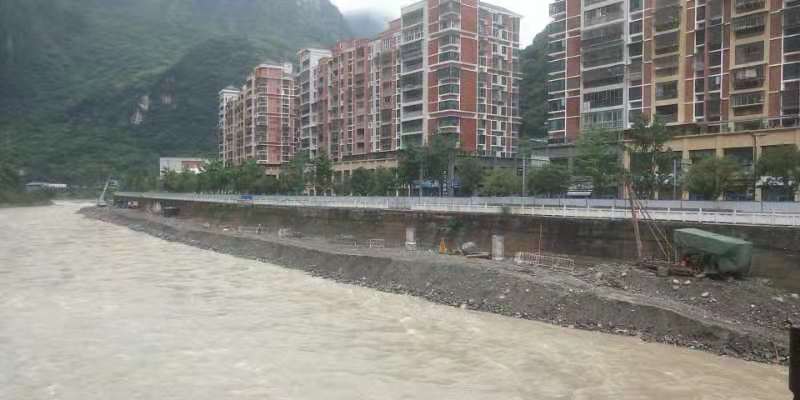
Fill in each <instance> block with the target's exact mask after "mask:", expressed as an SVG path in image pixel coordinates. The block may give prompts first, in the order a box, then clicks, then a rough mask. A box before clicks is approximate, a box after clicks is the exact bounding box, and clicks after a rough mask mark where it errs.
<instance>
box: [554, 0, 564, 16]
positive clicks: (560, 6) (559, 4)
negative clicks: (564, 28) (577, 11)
mask: <svg viewBox="0 0 800 400" xmlns="http://www.w3.org/2000/svg"><path fill="white" fill-rule="evenodd" d="M566 12H567V2H566V1H565V0H561V1H556V2H555V3H551V4H550V17H555V16H557V15H560V14H564V13H566Z"/></svg>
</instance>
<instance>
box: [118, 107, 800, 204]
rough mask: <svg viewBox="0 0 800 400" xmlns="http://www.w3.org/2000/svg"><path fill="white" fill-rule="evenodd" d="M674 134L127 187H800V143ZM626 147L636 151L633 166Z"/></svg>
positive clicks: (530, 191)
mask: <svg viewBox="0 0 800 400" xmlns="http://www.w3.org/2000/svg"><path fill="white" fill-rule="evenodd" d="M673 135H674V131H672V130H671V129H669V128H668V127H667V126H665V125H664V124H663V123H662V122H661V121H660V120H659V119H657V118H655V119H654V120H653V121H651V122H646V121H644V120H641V119H639V120H637V121H635V122H634V126H633V128H632V129H631V130H629V131H628V132H627V133H625V134H623V132H622V131H618V130H603V129H593V130H588V131H585V132H583V134H582V135H581V136H580V137H579V139H578V140H577V142H576V145H575V157H574V160H573V163H572V164H571V165H568V164H566V163H563V164H562V163H555V162H544V165H538V166H532V167H530V168H528V169H527V172H528V173H527V174H525V175H526V176H525V177H523V176H520V174H519V172H518V171H519V170H518V168H507V167H506V168H500V167H494V168H493V167H488V166H487V165H486V164H485V163H484V162H483V161H482V160H481V159H479V158H476V157H474V156H473V155H471V154H465V153H462V152H460V151H459V150H458V146H457V145H456V142H455V138H453V137H449V136H445V135H434V136H433V137H432V138H431V140H430V141H429V143H427V144H426V145H425V146H419V145H409V146H407V147H406V148H404V149H402V150H401V151H399V152H398V163H397V167H396V168H378V169H374V170H367V169H364V168H359V169H356V170H354V171H352V172H351V173H350V174H345V175H342V176H339V177H338V178H337V179H334V168H333V162H332V161H331V159H330V158H329V157H328V155H327V154H325V153H324V152H320V154H319V155H318V156H317V157H315V158H314V159H309V158H308V156H307V155H305V154H298V156H296V157H295V158H294V159H292V161H290V162H289V163H287V164H285V165H284V166H283V167H282V168H281V172H280V175H279V176H278V177H275V176H268V175H265V174H264V172H263V169H262V168H261V167H260V166H259V165H258V164H256V163H255V162H254V161H248V162H246V163H243V164H241V165H239V166H225V165H224V164H223V163H222V162H221V161H211V162H209V163H207V164H206V165H205V166H204V167H203V170H202V171H201V172H200V173H199V174H195V173H192V172H183V173H177V172H174V171H164V172H163V176H162V177H161V179H157V178H155V177H153V176H148V175H147V174H144V173H138V174H137V173H134V174H130V175H129V176H128V177H127V178H126V179H124V186H125V189H126V190H133V191H145V190H164V191H170V192H201V193H249V194H287V195H300V194H304V193H312V194H316V195H331V194H336V195H357V196H394V195H411V194H415V193H414V190H419V189H418V188H420V187H421V186H425V187H426V188H427V194H429V195H443V194H445V193H446V188H447V186H448V182H449V180H450V178H451V177H450V175H453V177H454V178H455V181H457V185H454V186H455V187H456V188H457V190H456V194H457V195H459V196H476V195H477V196H511V195H536V196H543V197H562V196H564V195H565V193H566V192H567V191H568V190H569V188H570V186H571V185H573V184H574V183H576V182H582V183H590V185H589V186H590V188H591V189H590V190H591V192H592V196H593V197H602V198H613V197H617V196H618V195H619V194H620V191H621V190H622V188H623V186H626V185H627V186H629V187H630V189H632V190H633V191H634V192H635V193H636V195H637V196H638V197H639V198H642V199H652V198H654V197H655V194H656V193H659V192H663V191H671V190H679V191H680V193H682V192H683V190H684V189H686V190H688V191H689V192H691V193H692V194H693V197H694V198H697V199H708V200H714V199H717V198H719V197H720V196H723V195H724V194H725V193H728V192H747V191H748V189H749V188H753V187H754V186H755V181H756V179H760V177H762V176H764V177H768V178H765V179H764V182H762V183H763V184H764V185H767V186H771V187H774V188H779V189H781V190H785V191H786V192H787V193H789V194H791V193H795V192H796V191H797V189H798V183H800V152H799V151H798V149H797V148H796V147H795V146H783V147H775V148H774V149H770V151H767V152H765V153H764V154H763V155H762V156H761V157H760V158H759V159H758V162H757V163H756V165H755V166H754V168H750V169H748V168H746V167H745V166H744V165H743V163H742V162H740V161H738V160H737V159H734V158H732V157H730V156H728V157H717V156H716V155H715V154H713V155H712V156H711V157H706V158H701V159H698V160H696V162H694V163H693V164H692V165H691V166H690V167H689V168H688V170H685V166H684V164H683V163H682V162H681V158H682V157H681V155H680V154H677V153H675V152H673V151H672V150H671V149H669V148H668V147H667V143H668V142H669V141H670V140H671V139H672V137H673ZM532 152H533V147H532V146H531V145H530V144H529V142H524V141H523V142H522V143H521V145H520V146H519V154H520V157H523V158H529V157H530V155H531V154H532ZM624 154H627V155H628V156H629V157H630V162H629V167H628V168H626V167H625V166H624V163H623V156H624ZM676 167H677V168H676ZM676 172H677V174H676ZM523 179H524V182H523ZM417 193H418V192H417Z"/></svg>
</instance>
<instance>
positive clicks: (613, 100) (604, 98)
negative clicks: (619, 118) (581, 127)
mask: <svg viewBox="0 0 800 400" xmlns="http://www.w3.org/2000/svg"><path fill="white" fill-rule="evenodd" d="M622 100H623V92H622V89H614V90H605V91H602V92H594V93H586V94H584V95H583V102H584V104H585V105H586V106H587V107H586V108H587V110H591V109H593V108H604V107H614V106H620V105H622Z"/></svg>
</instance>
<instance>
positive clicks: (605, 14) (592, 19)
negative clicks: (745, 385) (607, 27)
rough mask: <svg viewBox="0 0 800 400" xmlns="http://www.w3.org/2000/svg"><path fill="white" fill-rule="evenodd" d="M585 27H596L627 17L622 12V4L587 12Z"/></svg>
mask: <svg viewBox="0 0 800 400" xmlns="http://www.w3.org/2000/svg"><path fill="white" fill-rule="evenodd" d="M583 15H584V26H586V27H589V26H594V25H600V24H605V23H608V22H612V21H616V20H619V19H622V18H624V17H625V13H624V12H623V10H622V3H618V4H612V5H609V6H605V7H601V8H595V9H593V10H589V11H586V12H585V13H584V14H583Z"/></svg>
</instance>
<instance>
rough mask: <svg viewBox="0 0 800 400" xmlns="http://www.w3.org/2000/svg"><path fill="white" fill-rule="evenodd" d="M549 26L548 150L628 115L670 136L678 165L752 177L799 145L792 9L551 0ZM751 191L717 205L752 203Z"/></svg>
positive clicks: (797, 38) (798, 61) (622, 125)
mask: <svg viewBox="0 0 800 400" xmlns="http://www.w3.org/2000/svg"><path fill="white" fill-rule="evenodd" d="M550 15H551V16H552V17H553V22H552V23H551V24H550V26H549V28H548V29H549V31H548V34H549V39H550V42H549V47H548V53H549V65H550V72H549V78H548V102H549V111H550V118H549V121H548V124H549V129H548V130H549V139H550V143H551V144H569V143H574V142H575V140H576V139H577V138H578V136H579V135H581V134H584V133H586V132H589V131H591V130H592V129H593V128H607V129H623V130H624V129H628V128H630V127H631V126H632V123H633V121H634V120H635V119H636V118H637V117H638V116H641V117H643V118H644V119H646V120H649V119H651V118H653V117H658V118H659V119H660V120H661V121H663V122H665V123H666V124H667V125H668V126H671V127H672V129H674V132H675V133H676V136H675V137H674V139H673V140H672V141H671V142H670V143H668V144H667V145H668V147H669V148H670V149H671V151H672V152H674V153H675V154H676V155H678V158H681V159H682V160H683V163H682V165H687V164H690V163H692V162H695V161H698V160H700V159H702V158H704V157H710V156H716V157H722V156H730V157H733V158H734V159H736V160H737V161H739V162H740V163H741V164H742V165H743V166H745V167H746V168H748V169H750V170H751V171H752V170H753V166H754V165H755V164H756V163H757V161H758V159H759V158H760V157H761V155H762V153H763V152H767V151H770V149H771V148H774V147H775V146H783V145H794V146H797V145H798V144H800V1H798V0H558V1H554V2H552V3H551V4H550ZM551 147H559V146H551ZM625 162H626V164H629V162H630V160H629V159H628V157H626V160H625ZM757 186H758V185H757V184H756V185H755V186H754V187H753V188H751V190H748V192H747V193H738V194H731V195H730V196H729V194H726V195H725V198H729V199H761V198H763V197H762V195H763V194H764V193H767V192H765V191H763V190H758V187H757ZM762 192H763V193H762ZM770 196H771V195H770V194H769V193H767V195H766V197H767V198H769V197H770ZM782 196H785V195H782ZM683 197H684V198H689V197H690V194H688V193H684V194H683ZM789 197H791V196H789Z"/></svg>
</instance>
